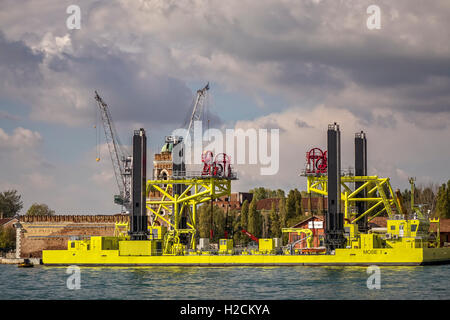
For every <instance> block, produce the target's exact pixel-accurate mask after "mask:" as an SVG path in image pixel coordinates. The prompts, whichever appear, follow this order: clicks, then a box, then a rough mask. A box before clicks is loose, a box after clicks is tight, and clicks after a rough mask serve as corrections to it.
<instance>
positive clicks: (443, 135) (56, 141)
mask: <svg viewBox="0 0 450 320" xmlns="http://www.w3.org/2000/svg"><path fill="white" fill-rule="evenodd" d="M372 4H375V5H377V6H379V8H380V9H381V29H373V30H369V29H368V28H367V19H368V18H369V16H370V14H368V13H367V11H366V10H367V8H368V6H369V5H372ZM70 5H78V6H79V7H80V9H81V29H79V30H77V29H75V30H69V29H68V28H67V24H66V20H67V19H68V17H69V16H70V15H69V14H67V13H66V9H67V7H68V6H70ZM449 18H450V2H449V1H448V0H433V1H426V2H424V1H421V0H403V1H392V0H389V1H388V0H386V1H381V0H370V1H364V0H363V1H361V0H358V1H356V0H355V1H344V0H342V1H337V0H332V1H331V0H330V1H325V0H322V1H320V0H304V1H300V0H281V1H280V0H277V1H275V0H273V1H269V0H258V1H255V0H252V1H245V0H236V1H235V0H227V1H215V0H210V1H207V0H203V1H200V0H191V1H188V0H177V1H175V0H173V1H170V0H160V1H152V0H147V1H145V0H141V1H125V0H123V1H113V0H103V1H76V0H70V1H65V0H39V1H24V0H19V1H17V0H0V168H1V169H0V190H1V191H3V190H6V189H10V188H14V189H17V190H19V192H20V193H21V194H22V196H23V200H24V203H25V206H24V210H23V212H25V211H26V209H28V207H29V206H30V205H31V204H32V203H33V202H44V203H47V204H48V205H49V206H50V207H51V208H53V209H55V210H56V211H57V212H58V213H81V214H89V213H103V214H105V213H115V212H117V211H118V209H119V208H117V207H116V206H115V205H114V204H113V203H112V195H113V194H115V193H117V186H116V184H115V180H114V176H113V171H112V166H111V162H110V161H109V155H108V152H107V148H106V146H105V145H104V138H103V140H102V144H103V145H101V148H100V149H101V158H102V160H101V161H100V162H98V163H97V162H96V161H95V158H96V132H95V129H94V128H93V125H94V124H95V118H96V108H97V107H96V104H95V100H94V99H93V96H94V90H98V91H99V92H100V94H101V95H102V97H103V98H104V100H105V101H106V102H107V103H108V104H109V105H110V109H111V113H112V115H113V118H114V122H115V124H116V127H117V129H118V131H119V134H120V138H121V140H122V141H123V142H124V143H129V141H130V139H131V134H132V130H134V129H137V128H140V127H144V128H145V129H146V130H147V134H148V136H149V152H151V153H154V152H155V151H157V150H158V149H159V148H161V144H162V138H163V136H164V135H167V134H170V133H171V132H172V130H174V129H176V128H179V127H180V126H181V125H182V124H183V122H184V120H185V118H186V115H187V114H188V113H189V112H190V105H191V101H192V99H193V95H194V94H195V91H196V90H197V89H199V88H201V87H202V86H203V85H204V84H205V83H206V82H208V81H209V82H210V84H211V90H210V91H211V100H210V107H211V114H213V115H214V117H215V120H216V121H215V124H216V126H217V127H219V128H222V129H224V128H269V129H270V128H279V130H280V169H279V172H278V174H277V175H272V176H262V175H261V174H260V173H259V172H260V168H259V166H258V165H251V166H249V165H246V166H237V169H238V170H239V176H240V180H239V181H237V182H236V183H234V184H233V189H234V191H246V190H248V188H251V187H254V186H266V187H270V188H282V189H286V190H288V189H290V188H294V187H297V188H300V189H303V188H304V186H305V182H304V179H303V178H301V177H298V173H299V172H300V170H301V169H302V168H303V166H304V155H305V152H306V151H307V150H308V149H309V148H311V147H314V146H318V147H322V148H324V147H325V146H326V128H327V125H328V124H329V123H332V122H338V123H339V124H340V126H341V130H342V134H341V137H342V151H343V159H342V165H343V167H348V166H349V165H352V162H353V148H354V147H353V137H354V133H355V132H357V131H360V130H364V131H365V132H366V133H367V137H368V146H369V151H368V157H369V174H376V175H379V176H389V177H391V180H392V184H393V186H394V188H397V187H398V188H401V189H403V188H406V187H408V183H407V178H408V177H409V176H415V177H417V181H418V183H424V184H425V183H429V182H435V183H443V182H444V181H447V180H448V179H449V178H450V170H449V167H448V163H449V162H450V44H449V39H450V19H449ZM150 157H152V155H150ZM150 169H151V168H150Z"/></svg>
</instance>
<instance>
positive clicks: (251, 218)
mask: <svg viewBox="0 0 450 320" xmlns="http://www.w3.org/2000/svg"><path fill="white" fill-rule="evenodd" d="M257 219H258V217H257V210H256V200H255V199H253V200H252V202H250V206H249V208H248V222H247V231H248V232H250V233H251V234H253V235H254V236H255V237H258V236H257V235H256V233H257V229H258V227H257V223H258V221H257Z"/></svg>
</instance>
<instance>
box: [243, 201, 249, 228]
mask: <svg viewBox="0 0 450 320" xmlns="http://www.w3.org/2000/svg"><path fill="white" fill-rule="evenodd" d="M248 207H249V205H248V200H245V201H244V203H243V204H242V207H241V227H242V228H243V229H247V224H248Z"/></svg>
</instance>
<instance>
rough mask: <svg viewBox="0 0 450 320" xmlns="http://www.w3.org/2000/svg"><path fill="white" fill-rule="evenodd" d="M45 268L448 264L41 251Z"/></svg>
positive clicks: (358, 253)
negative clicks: (49, 266) (48, 266)
mask: <svg viewBox="0 0 450 320" xmlns="http://www.w3.org/2000/svg"><path fill="white" fill-rule="evenodd" d="M42 261H43V263H44V264H46V265H110V266H116V265H139V266H146V265H148V266H283V265H323V266H325V265H424V264H444V263H450V248H411V249H405V248H402V249H373V250H362V249H337V250H336V252H335V254H304V255H264V254H254V255H212V254H211V255H205V254H202V255H180V256H168V255H163V256H130V255H127V256H123V255H120V254H119V250H100V251H89V250H87V251H70V250H44V251H43V252H42Z"/></svg>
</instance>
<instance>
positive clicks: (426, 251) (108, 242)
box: [42, 219, 450, 266]
mask: <svg viewBox="0 0 450 320" xmlns="http://www.w3.org/2000/svg"><path fill="white" fill-rule="evenodd" d="M433 222H437V220H433ZM421 223H423V224H424V226H425V227H426V226H429V224H428V223H426V221H422V220H420V219H415V220H404V219H389V220H387V228H386V229H387V230H389V231H390V232H389V233H367V234H357V233H355V231H356V230H357V226H356V225H355V224H352V225H350V224H349V225H346V226H345V227H346V230H348V231H349V232H348V233H347V248H342V249H335V250H334V251H333V252H332V253H325V252H323V253H302V252H301V250H300V251H297V252H295V251H294V252H292V253H290V252H289V251H288V250H285V251H284V252H283V251H282V252H280V253H279V254H276V253H275V252H276V248H274V243H275V241H274V239H260V241H259V247H258V249H257V250H252V251H248V252H247V251H243V252H240V253H237V252H235V249H234V248H233V241H232V240H231V239H221V240H220V242H219V243H220V245H219V250H218V251H217V252H211V251H192V250H191V251H183V247H182V246H178V248H179V250H178V251H177V250H175V251H171V252H170V253H164V250H163V249H162V248H163V245H164V242H165V241H164V238H166V239H167V237H165V235H166V234H168V233H167V232H164V231H165V228H162V227H154V228H153V229H152V230H151V231H152V232H151V234H152V235H154V236H155V238H154V239H153V240H129V239H128V237H126V236H118V237H91V239H89V240H71V241H68V248H67V250H44V251H43V255H42V261H43V263H44V264H46V265H108V266H117V265H123V266H125V265H136V266H287V265H323V266H326V265H426V264H445V263H450V247H443V248H437V247H430V246H438V244H437V243H438V242H435V241H429V240H424V237H423V236H422V231H423V230H424V227H422V225H421ZM175 248H176V246H175ZM305 251H307V250H305Z"/></svg>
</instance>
